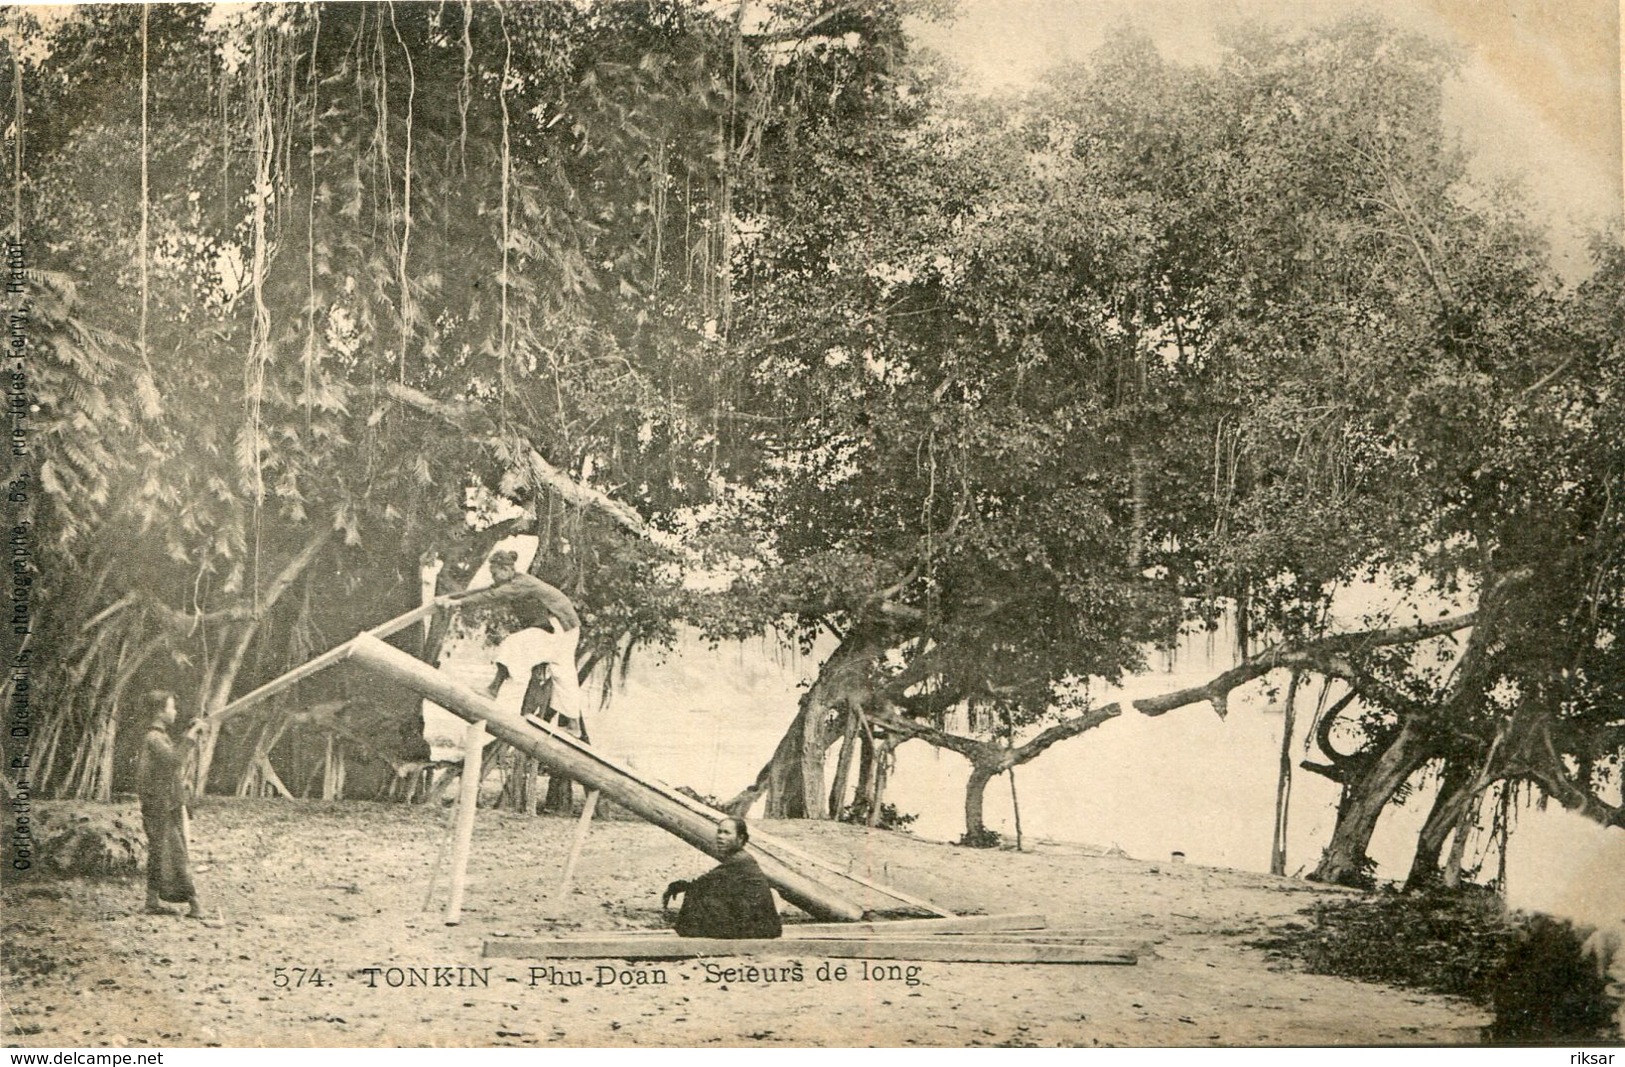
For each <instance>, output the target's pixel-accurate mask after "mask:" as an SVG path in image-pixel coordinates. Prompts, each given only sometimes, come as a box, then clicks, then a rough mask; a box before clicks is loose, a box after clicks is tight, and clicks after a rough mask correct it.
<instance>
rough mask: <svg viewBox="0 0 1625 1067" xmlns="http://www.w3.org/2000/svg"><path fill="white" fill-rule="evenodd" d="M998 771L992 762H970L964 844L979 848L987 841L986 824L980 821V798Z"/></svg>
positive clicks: (966, 785) (966, 794) (966, 784)
mask: <svg viewBox="0 0 1625 1067" xmlns="http://www.w3.org/2000/svg"><path fill="white" fill-rule="evenodd" d="M998 773H999V768H998V767H997V766H994V765H992V764H986V763H973V764H971V768H970V780H969V781H967V782H966V783H965V838H964V844H967V845H972V846H975V847H978V848H980V847H985V845H986V844H987V843H988V832H987V825H986V824H985V823H984V822H983V821H982V800H983V796H984V794H985V793H986V792H987V783H988V782H990V781H992V780H993V776H994V775H996V774H998Z"/></svg>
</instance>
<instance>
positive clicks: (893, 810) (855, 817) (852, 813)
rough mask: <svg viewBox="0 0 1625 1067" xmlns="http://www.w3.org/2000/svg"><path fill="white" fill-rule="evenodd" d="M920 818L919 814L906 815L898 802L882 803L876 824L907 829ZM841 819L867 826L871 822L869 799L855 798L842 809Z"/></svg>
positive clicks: (887, 828) (889, 827) (884, 827)
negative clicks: (899, 807)
mask: <svg viewBox="0 0 1625 1067" xmlns="http://www.w3.org/2000/svg"><path fill="white" fill-rule="evenodd" d="M918 818H919V816H918V815H905V814H903V813H902V812H900V811H898V810H897V805H896V804H881V805H880V818H878V819H876V820H875V826H876V828H878V829H881V830H905V831H906V830H907V829H908V824H909V823H911V822H913V821H914V820H915V819H918ZM841 821H842V822H851V823H857V824H858V825H859V826H867V825H868V823H869V802H868V801H867V800H854V801H853V802H852V803H850V804H848V805H847V806H846V807H845V808H844V809H843V810H842V811H841Z"/></svg>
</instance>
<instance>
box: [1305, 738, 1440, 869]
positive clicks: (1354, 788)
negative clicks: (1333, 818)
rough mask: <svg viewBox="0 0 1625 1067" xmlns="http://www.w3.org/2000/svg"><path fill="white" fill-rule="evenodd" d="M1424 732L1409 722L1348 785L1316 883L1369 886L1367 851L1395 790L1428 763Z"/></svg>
mask: <svg viewBox="0 0 1625 1067" xmlns="http://www.w3.org/2000/svg"><path fill="white" fill-rule="evenodd" d="M1428 756H1429V753H1428V751H1427V745H1426V744H1425V743H1424V740H1423V738H1422V731H1421V728H1420V727H1418V726H1417V725H1416V723H1415V720H1414V719H1411V718H1407V719H1406V720H1405V722H1404V724H1403V725H1402V726H1401V727H1400V728H1399V730H1398V731H1397V732H1395V734H1394V735H1393V738H1392V740H1390V741H1389V742H1388V744H1387V746H1386V747H1384V748H1383V750H1382V752H1381V753H1380V754H1378V755H1377V756H1376V757H1375V758H1374V759H1372V760H1371V761H1370V762H1369V763H1367V764H1366V766H1365V767H1364V768H1362V769H1361V770H1360V771H1359V772H1357V773H1356V774H1354V775H1353V776H1351V777H1350V779H1349V780H1348V781H1346V782H1345V783H1344V784H1343V799H1342V800H1341V802H1340V803H1339V804H1338V807H1337V825H1336V827H1335V828H1334V829H1333V830H1332V838H1331V841H1330V843H1329V844H1327V846H1326V851H1325V852H1324V853H1322V854H1321V857H1320V865H1319V866H1317V867H1316V868H1315V871H1314V873H1313V874H1311V875H1310V876H1309V878H1310V880H1311V881H1315V882H1331V883H1333V884H1336V885H1350V886H1359V885H1365V884H1369V882H1370V875H1369V873H1368V872H1367V870H1366V868H1367V867H1368V866H1369V864H1370V861H1369V860H1368V859H1367V857H1366V848H1367V847H1368V846H1369V845H1370V844H1371V834H1372V832H1373V831H1374V830H1376V828H1377V819H1378V818H1379V817H1380V816H1381V815H1382V812H1383V809H1384V808H1386V807H1387V806H1388V801H1389V800H1391V799H1392V798H1393V795H1394V792H1395V790H1397V789H1398V788H1399V787H1400V786H1402V785H1404V784H1405V780H1406V779H1407V778H1409V777H1410V776H1411V775H1412V774H1414V773H1415V772H1416V771H1417V769H1418V768H1420V767H1421V766H1422V765H1423V764H1424V763H1426V762H1427V760H1428Z"/></svg>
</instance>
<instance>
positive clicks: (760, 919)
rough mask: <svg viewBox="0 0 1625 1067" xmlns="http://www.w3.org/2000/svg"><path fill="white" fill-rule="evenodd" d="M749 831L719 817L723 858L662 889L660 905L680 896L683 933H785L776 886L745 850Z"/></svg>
mask: <svg viewBox="0 0 1625 1067" xmlns="http://www.w3.org/2000/svg"><path fill="white" fill-rule="evenodd" d="M749 840H750V831H749V830H748V829H747V828H746V827H745V820H744V819H739V818H735V817H734V816H732V815H729V816H725V817H724V818H722V819H721V820H719V821H718V822H717V849H718V851H720V852H721V853H722V862H721V863H720V864H718V865H717V866H716V867H714V868H713V869H712V870H710V871H709V872H707V873H706V874H704V875H701V876H700V877H699V878H696V879H694V880H693V881H692V882H673V883H671V884H670V885H668V886H667V887H666V891H665V893H663V894H661V897H660V906H661V907H662V908H664V907H666V906H668V905H669V904H670V903H671V899H672V898H673V897H675V896H679V895H681V896H682V898H683V906H682V908H681V909H680V910H679V911H678V912H677V934H678V936H679V937H727V938H745V937H778V936H779V935H780V934H781V933H783V932H784V927H783V926H782V925H781V924H780V922H779V909H778V906H777V905H776V904H774V903H773V887H772V886H770V885H768V884H767V876H766V875H764V874H763V873H762V868H761V867H759V866H757V864H756V861H755V860H754V859H752V858H751V857H750V855H749V854H747V853H746V852H745V843H746V842H747V841H749Z"/></svg>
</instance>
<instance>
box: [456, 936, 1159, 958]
mask: <svg viewBox="0 0 1625 1067" xmlns="http://www.w3.org/2000/svg"><path fill="white" fill-rule="evenodd" d="M484 955H485V956H486V957H488V958H505V959H619V960H686V959H696V958H700V957H708V956H778V957H784V956H816V957H819V958H821V959H851V960H916V961H922V962H939V963H1073V964H1076V963H1104V964H1132V963H1135V962H1137V947H1136V946H1133V945H1126V944H1123V943H1121V942H1116V943H1113V944H1109V945H1072V944H1066V945H1046V944H1030V943H1023V942H1014V941H1004V940H991V939H989V940H979V939H972V938H967V937H954V938H938V937H922V938H912V939H911V938H879V939H871V938H852V939H850V940H845V941H837V940H817V941H804V940H796V939H790V940H785V939H784V938H773V939H771V940H768V939H760V938H749V939H740V940H728V939H724V938H710V937H668V938H653V937H626V938H604V939H602V940H588V939H585V938H551V939H547V940H532V939H526V938H511V939H503V940H500V941H487V942H485V949H484Z"/></svg>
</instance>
